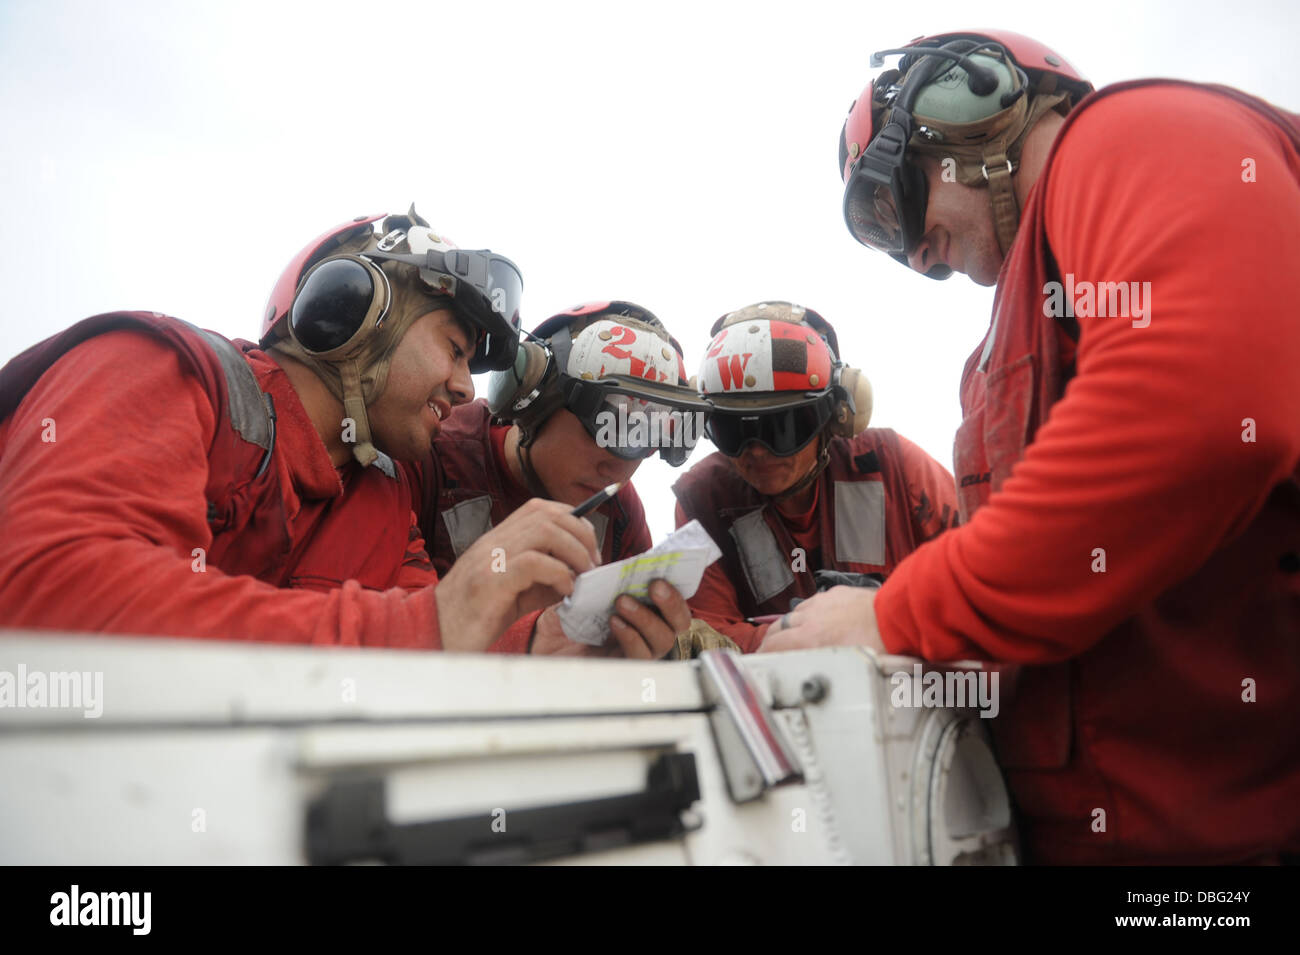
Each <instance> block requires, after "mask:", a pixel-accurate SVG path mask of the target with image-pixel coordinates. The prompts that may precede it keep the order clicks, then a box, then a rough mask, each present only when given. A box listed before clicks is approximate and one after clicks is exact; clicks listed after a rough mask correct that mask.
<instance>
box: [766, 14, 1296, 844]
mask: <svg viewBox="0 0 1300 955" xmlns="http://www.w3.org/2000/svg"><path fill="white" fill-rule="evenodd" d="M902 52H905V53H906V54H907V55H906V56H905V57H904V59H903V60H902V61H901V62H900V64H899V69H897V70H890V71H888V72H886V73H885V74H883V75H882V76H881V77H880V78H879V79H878V80H876V81H875V82H874V83H873V84H872V86H871V87H869V88H868V90H867V91H866V92H865V93H864V94H863V97H862V98H861V99H860V100H859V101H858V102H857V104H856V105H855V106H854V107H853V110H852V112H851V113H850V114H849V118H848V121H847V122H846V124H845V128H844V131H843V133H842V138H841V163H842V165H841V168H842V171H843V173H844V176H845V179H846V193H845V215H846V220H847V222H848V224H849V228H850V230H851V231H852V232H853V234H854V235H855V237H857V238H858V239H859V240H860V241H862V242H863V243H864V244H867V245H870V246H872V247H874V248H877V249H880V250H883V251H886V252H888V253H890V254H892V255H894V256H895V257H896V258H899V259H900V260H902V261H905V262H906V263H907V264H908V265H910V266H911V267H912V268H914V269H917V270H918V271H922V272H925V273H928V274H931V275H934V276H936V277H942V276H943V275H944V274H946V273H947V272H948V271H950V270H956V271H962V272H965V273H966V274H967V275H969V276H970V277H971V278H972V279H974V280H975V281H976V282H979V283H982V284H986V285H987V284H993V283H995V282H996V284H997V293H996V298H995V301H994V312H993V321H992V325H991V327H990V329H989V332H988V335H987V336H986V338H985V340H984V342H983V344H982V345H981V346H980V348H979V349H978V350H977V351H976V352H975V354H973V355H972V356H971V358H970V361H969V362H968V363H967V366H966V370H965V374H964V377H963V383H962V405H963V409H964V412H965V420H964V422H963V424H962V426H961V429H960V430H959V432H958V434H957V440H956V475H957V481H958V487H959V495H960V499H961V506H962V524H963V526H962V527H961V528H959V529H957V530H955V531H953V532H952V533H949V534H945V535H943V536H942V537H941V538H939V539H938V540H937V541H935V542H934V543H933V544H930V545H928V546H926V547H923V548H921V549H920V550H919V551H918V552H917V553H916V554H915V555H914V556H913V557H912V558H910V559H909V560H907V561H904V562H903V564H902V566H900V567H899V568H898V570H897V572H896V573H895V574H894V575H893V576H892V577H891V578H890V579H889V581H887V582H886V583H885V585H884V586H883V587H882V588H881V589H880V590H879V591H878V592H877V593H876V594H870V593H863V592H860V591H854V590H841V591H838V592H837V591H830V592H828V593H826V594H824V595H820V596H818V597H816V598H814V599H813V600H811V601H809V602H808V603H807V604H804V605H802V606H800V607H799V608H798V610H796V611H795V613H794V614H793V616H792V617H791V620H790V625H789V626H788V627H786V628H779V629H778V631H777V632H775V633H772V634H769V636H768V639H767V642H766V645H765V647H764V648H765V649H772V650H775V649H786V648H793V647H807V646H815V645H820V644H824V643H859V644H866V645H868V646H873V647H876V648H883V649H885V650H887V651H889V652H893V653H909V654H918V655H920V656H923V657H926V658H927V659H931V660H951V659H956V658H962V657H967V658H971V657H974V658H983V659H987V660H995V661H1002V662H1005V663H1011V664H1020V665H1021V667H1020V669H1019V670H1018V673H1017V680H1016V686H1015V689H1014V691H1013V698H1012V699H1011V700H1009V701H1004V702H1003V705H1002V714H1003V715H1002V716H1001V717H1000V718H999V719H998V720H997V721H996V725H995V736H996V739H997V743H998V751H999V759H1000V762H1001V764H1002V766H1003V768H1004V769H1005V770H1006V772H1007V774H1008V780H1009V782H1010V785H1011V788H1012V792H1013V794H1014V796H1015V798H1016V801H1017V804H1018V807H1019V812H1020V820H1021V824H1022V827H1023V830H1024V835H1025V836H1026V842H1027V847H1028V849H1029V851H1030V857H1031V858H1032V859H1036V860H1038V861H1042V862H1057V863H1109V862H1145V863H1236V862H1247V861H1277V860H1278V859H1285V858H1290V857H1291V856H1292V854H1294V853H1295V852H1296V851H1297V850H1300V722H1297V720H1296V714H1295V705H1296V701H1297V700H1300V482H1298V480H1297V477H1298V475H1300V389H1297V388H1296V387H1295V374H1296V369H1297V368H1300V325H1297V323H1296V321H1295V319H1294V315H1293V304H1294V303H1295V301H1297V298H1300V269H1297V268H1296V264H1297V262H1300V227H1297V223H1300V126H1298V125H1297V117H1296V116H1295V115H1293V114H1290V113H1286V112H1283V111H1281V110H1279V109H1276V108H1275V107H1272V106H1270V105H1269V104H1267V103H1265V102H1263V101H1261V100H1258V99H1256V98H1253V97H1250V96H1247V95H1246V94H1244V93H1241V92H1239V91H1237V90H1233V89H1229V88H1227V87H1219V86H1203V85H1195V84H1190V83H1183V82H1178V81H1171V80H1148V81H1138V82H1129V83H1123V84H1119V85H1117V86H1113V87H1110V88H1107V89H1105V90H1102V91H1101V92H1099V93H1097V94H1095V95H1092V96H1089V97H1087V98H1086V99H1084V100H1083V101H1082V103H1078V102H1077V101H1078V100H1079V98H1080V97H1081V96H1082V95H1084V94H1086V93H1087V92H1088V90H1089V89H1090V87H1089V86H1088V85H1087V84H1086V83H1085V82H1083V81H1082V80H1080V78H1079V77H1078V76H1077V75H1076V74H1075V72H1074V70H1073V69H1072V68H1071V67H1070V66H1069V65H1068V64H1067V63H1066V62H1065V61H1064V60H1063V59H1062V58H1061V57H1059V56H1058V55H1056V54H1054V53H1053V52H1052V51H1050V50H1048V49H1047V48H1046V47H1043V46H1042V45H1041V44H1039V43H1036V42H1035V41H1032V40H1029V39H1027V38H1025V37H1021V36H1017V35H1015V34H1009V33H1002V32H982V33H974V34H948V35H943V36H937V37H932V38H928V39H926V40H922V41H917V42H916V43H914V44H913V45H911V46H910V47H909V48H907V49H906V50H905V51H902ZM927 199H928V201H927Z"/></svg>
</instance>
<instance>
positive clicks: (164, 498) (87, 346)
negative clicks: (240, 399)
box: [0, 331, 536, 652]
mask: <svg viewBox="0 0 1300 955" xmlns="http://www.w3.org/2000/svg"><path fill="white" fill-rule="evenodd" d="M250 364H251V365H252V367H253V370H254V373H255V374H256V376H257V378H258V382H259V384H260V385H261V387H262V388H263V389H264V390H267V391H269V392H270V393H271V395H272V398H273V400H274V401H275V405H276V410H277V414H278V421H277V435H276V437H277V441H276V448H275V454H274V457H273V460H272V465H271V466H273V467H278V468H280V469H281V475H282V482H281V483H282V486H283V487H284V488H287V489H290V490H289V491H288V492H287V493H286V501H285V503H286V511H285V513H286V515H287V519H288V522H289V529H290V538H291V540H292V541H294V542H296V541H298V540H299V539H300V538H301V536H302V535H303V534H304V533H305V532H307V531H309V530H310V529H311V528H312V527H314V526H315V525H316V523H317V522H318V521H320V520H322V519H328V515H325V516H324V517H323V516H322V515H323V512H324V511H325V510H326V509H327V508H328V506H329V502H330V501H331V500H333V499H335V498H337V497H340V496H342V495H344V494H346V493H347V484H348V481H349V478H350V475H351V474H352V473H353V469H354V468H355V465H352V464H349V465H348V466H347V467H345V468H343V469H339V470H336V469H335V468H334V467H333V465H332V463H331V462H330V459H329V455H328V453H327V452H326V450H325V446H324V444H323V443H322V442H321V440H320V438H319V436H318V435H317V434H316V432H315V429H314V428H313V427H312V424H311V422H310V420H309V419H308V417H307V414H306V411H305V410H304V409H303V407H302V404H301V402H300V401H299V400H298V398H297V395H296V393H295V392H294V391H293V388H292V386H291V385H290V383H289V381H288V378H287V377H286V376H285V375H284V373H283V371H282V370H281V369H280V368H279V366H278V365H276V364H275V363H274V362H273V361H271V360H270V359H269V358H265V357H262V358H253V359H251V360H250ZM50 422H52V427H53V431H52V434H51V432H50ZM215 431H216V422H215V412H214V410H213V407H212V402H211V400H210V398H209V397H208V395H207V393H206V392H205V391H204V390H203V388H202V387H201V386H200V385H199V383H198V381H197V380H196V379H194V378H193V377H192V376H191V375H190V374H188V373H187V372H186V371H185V370H184V368H183V366H182V364H181V361H180V359H179V356H178V354H177V353H176V352H175V351H174V350H173V349H172V348H170V347H169V346H167V345H165V344H163V343H161V342H160V341H159V340H157V339H156V338H154V337H153V336H150V335H148V334H144V333H141V332H134V331H114V332H109V333H106V334H103V335H100V336H97V337H96V338H94V339H92V340H90V341H89V342H86V343H84V344H82V345H79V346H77V347H76V348H73V349H72V350H70V351H69V352H68V353H67V354H66V355H64V356H62V357H61V358H60V359H59V360H58V361H57V362H55V363H54V365H52V366H51V367H50V369H49V370H48V371H47V372H46V373H45V374H44V375H43V376H42V377H41V378H40V379H39V381H37V383H36V384H35V385H34V386H33V387H32V389H31V390H30V391H29V392H28V394H27V395H26V397H25V398H24V399H23V401H22V403H21V404H20V405H19V406H18V408H17V410H16V411H15V412H14V414H13V415H12V416H11V417H10V418H9V419H7V420H6V421H5V422H4V423H3V424H0V527H3V534H2V535H0V625H3V626H8V627H35V628H59V629H67V630H85V631H102V632H114V633H125V634H142V635H147V634H157V635H171V636H183V637H208V638H216V639H235V640H258V641H269V642H277V643H317V644H333V645H363V646H388V647H409V648H424V649H438V648H439V647H440V646H441V641H440V639H439V631H438V616H437V606H436V603H435V599H434V587H433V586H432V585H433V584H436V583H437V574H436V573H435V572H434V571H433V569H432V566H431V565H430V564H429V562H428V557H427V555H426V554H425V552H424V545H423V541H422V539H421V538H420V535H419V532H418V529H416V527H415V521H414V516H413V515H412V516H411V518H410V520H411V533H410V536H409V542H408V544H407V556H406V559H405V560H404V562H403V563H402V566H401V569H400V571H399V572H398V574H397V575H396V577H395V579H394V580H393V581H392V586H391V587H390V589H388V590H383V591H378V590H369V589H366V588H364V587H362V586H361V585H360V584H358V583H357V582H356V581H342V582H337V581H316V580H301V581H299V580H292V578H291V584H290V586H289V587H287V588H279V587H275V586H273V585H271V584H268V583H264V582H262V581H260V580H257V579H255V578H253V577H248V576H230V575H227V574H224V573H222V571H221V570H220V569H219V568H217V567H215V566H211V565H206V563H205V562H203V561H202V558H201V556H200V554H199V553H198V552H196V548H197V549H200V550H201V552H202V553H204V554H205V553H206V552H207V550H208V548H209V547H210V546H211V543H212V535H211V532H210V530H209V527H208V524H207V520H206V503H207V502H206V498H205V495H204V488H205V482H206V480H207V474H208V464H207V449H208V447H209V445H210V444H211V442H212V440H213V436H214V434H215ZM46 435H49V436H52V437H53V439H54V440H52V441H48V440H42V438H43V436H46ZM365 531H366V529H365V528H360V527H359V528H357V529H356V533H357V534H358V535H364V534H365ZM200 567H202V568H203V569H202V571H201V572H200V571H199V570H198V568H200ZM535 619H536V614H532V615H529V616H528V617H525V618H523V619H522V620H520V621H519V622H517V623H516V624H515V625H513V626H512V627H511V628H510V630H509V631H508V632H507V633H506V634H505V635H504V636H503V637H502V638H501V639H500V640H498V642H497V643H496V644H495V645H494V646H493V647H492V649H493V650H497V651H506V652H511V651H513V652H519V651H522V650H524V649H525V648H526V647H527V643H528V639H529V636H530V635H531V632H532V625H533V622H534V621H535Z"/></svg>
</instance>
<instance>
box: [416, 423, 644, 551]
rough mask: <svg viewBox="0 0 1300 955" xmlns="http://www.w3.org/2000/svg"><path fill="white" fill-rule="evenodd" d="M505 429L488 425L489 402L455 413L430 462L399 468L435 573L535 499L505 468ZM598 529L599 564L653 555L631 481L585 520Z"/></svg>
mask: <svg viewBox="0 0 1300 955" xmlns="http://www.w3.org/2000/svg"><path fill="white" fill-rule="evenodd" d="M509 430H510V426H509V425H503V424H493V423H492V414H491V412H490V411H489V410H488V405H487V402H486V401H483V400H482V399H479V400H477V401H472V402H470V403H468V404H465V405H460V406H458V407H456V408H454V409H452V412H451V414H450V415H449V416H448V418H447V420H446V422H444V423H443V426H442V431H440V432H439V433H438V436H437V437H436V438H435V439H434V442H433V454H432V455H431V456H430V458H429V460H426V461H421V462H419V463H418V464H410V463H408V464H404V465H403V467H404V468H405V469H406V471H407V473H408V475H409V476H410V481H411V487H412V490H413V494H414V505H415V513H416V517H417V518H418V520H419V525H420V528H421V531H422V532H423V534H424V539H425V541H426V543H427V545H428V548H429V553H430V556H431V557H432V559H433V564H434V567H435V568H437V570H438V573H440V574H445V573H447V572H448V571H449V570H450V569H451V565H452V564H453V563H455V561H456V558H457V557H459V556H460V555H461V554H463V553H464V552H465V551H466V550H467V549H468V548H469V547H470V546H472V545H473V543H474V541H476V540H478V538H479V537H480V536H481V535H483V534H485V533H486V532H487V531H488V530H490V529H491V528H492V527H494V526H496V525H497V524H500V523H501V522H502V521H504V520H505V519H506V518H507V517H509V516H510V515H511V514H512V513H514V511H516V510H518V509H519V508H520V507H522V506H523V505H524V504H526V503H527V502H528V501H529V500H530V499H531V498H532V497H534V496H535V495H533V493H532V492H531V491H529V490H528V488H526V487H524V486H523V485H521V484H519V483H518V482H517V481H515V479H514V475H512V474H511V473H510V468H509V467H508V466H507V464H506V457H505V454H506V452H505V439H506V432H507V431H509ZM587 520H588V521H590V522H591V523H592V524H593V525H595V528H596V540H597V541H599V542H600V559H601V561H602V562H604V563H609V562H610V561H613V560H622V559H623V558H625V557H633V556H635V555H637V554H640V553H642V552H644V551H647V550H649V549H650V547H651V545H652V541H651V539H650V527H649V525H647V524H646V520H645V508H644V507H643V506H642V505H641V498H640V497H639V496H638V495H637V493H636V488H634V487H633V486H632V482H631V481H629V482H628V483H627V484H625V485H623V487H622V488H620V489H619V492H618V494H616V495H615V496H614V497H613V498H612V499H611V500H609V501H607V502H606V503H604V504H602V505H601V506H600V507H598V508H596V510H594V511H592V512H591V513H590V514H588V515H587Z"/></svg>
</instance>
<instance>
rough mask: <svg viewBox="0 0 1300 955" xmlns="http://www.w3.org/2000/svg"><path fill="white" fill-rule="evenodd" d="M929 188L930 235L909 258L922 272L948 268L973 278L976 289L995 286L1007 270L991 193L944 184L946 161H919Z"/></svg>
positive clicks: (924, 158) (927, 217) (927, 215)
mask: <svg viewBox="0 0 1300 955" xmlns="http://www.w3.org/2000/svg"><path fill="white" fill-rule="evenodd" d="M917 162H918V163H919V165H920V166H921V169H922V170H923V171H924V172H925V178H926V183H927V185H928V187H929V201H928V202H927V204H926V209H925V235H924V236H923V237H922V239H921V241H920V242H919V243H918V244H917V247H916V249H915V250H914V251H913V252H912V254H911V255H909V256H908V257H907V261H908V264H909V265H910V266H911V267H912V268H913V269H915V270H916V271H918V272H928V271H929V270H930V269H931V268H933V267H934V266H935V265H940V264H942V265H947V266H950V267H951V268H952V270H953V271H954V272H961V273H963V274H965V275H967V276H969V277H970V279H971V281H973V282H974V283H975V284H976V285H996V284H997V281H998V272H999V271H1000V270H1001V268H1002V250H1001V248H1000V247H999V246H998V237H997V232H996V230H995V229H994V227H993V207H992V206H991V205H990V204H989V191H988V189H986V188H978V189H977V188H976V187H974V186H965V185H962V184H961V183H959V182H944V180H943V175H942V174H943V167H942V164H941V161H940V160H939V159H938V158H936V157H934V156H921V157H918V159H917Z"/></svg>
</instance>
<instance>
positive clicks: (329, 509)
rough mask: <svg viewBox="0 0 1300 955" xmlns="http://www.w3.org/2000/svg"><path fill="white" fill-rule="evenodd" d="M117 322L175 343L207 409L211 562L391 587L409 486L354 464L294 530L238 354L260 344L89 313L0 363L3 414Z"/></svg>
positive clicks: (288, 495) (281, 577)
mask: <svg viewBox="0 0 1300 955" xmlns="http://www.w3.org/2000/svg"><path fill="white" fill-rule="evenodd" d="M121 329H130V330H133V331H141V332H147V333H149V334H152V335H153V336H155V337H156V338H157V339H158V340H159V341H162V342H164V343H166V344H167V345H169V346H171V347H172V348H174V349H175V350H176V352H177V353H178V354H179V355H180V356H181V359H182V362H183V365H184V367H185V368H186V370H187V371H188V372H189V373H191V374H192V375H194V377H195V378H196V379H197V380H198V382H199V383H200V384H201V385H202V386H203V389H204V391H206V392H207V394H208V397H209V399H210V400H211V401H212V407H213V409H214V410H215V411H216V416H215V418H216V425H217V429H216V434H215V435H214V437H213V440H212V445H211V447H210V448H209V451H208V477H207V483H206V485H205V489H204V493H205V496H206V497H207V518H208V526H209V528H210V529H211V531H212V544H211V547H209V548H208V553H207V556H206V561H207V563H208V564H209V565H211V566H213V567H217V568H219V569H220V570H221V571H222V572H223V573H226V574H230V575H246V576H250V577H256V578H257V579H258V580H262V581H265V582H266V583H269V584H274V585H275V586H278V587H283V586H289V585H294V586H307V587H314V588H315V589H328V588H329V587H331V586H338V585H339V584H341V583H342V582H343V581H345V580H356V581H359V582H360V583H361V584H362V585H363V586H366V587H371V588H374V589H386V588H388V587H391V586H393V584H394V581H395V580H396V578H397V575H398V573H399V571H400V570H401V566H402V562H403V559H404V558H405V557H406V548H407V544H408V542H409V539H410V521H411V517H410V512H411V504H410V489H409V487H408V486H407V485H406V483H405V482H404V480H401V479H399V475H398V473H397V471H396V470H395V469H394V468H393V466H392V462H391V461H387V460H386V459H385V461H386V465H387V466H386V468H380V467H368V468H364V469H361V470H360V471H359V472H358V473H356V474H354V475H351V476H350V478H349V480H348V482H347V485H346V489H345V492H344V494H343V496H342V498H340V499H336V500H331V501H330V502H328V503H327V504H325V506H324V508H323V510H322V513H321V514H320V515H319V518H318V519H317V520H316V521H315V522H314V524H313V525H312V526H310V528H305V527H303V526H302V524H301V522H300V523H299V525H298V526H297V531H298V533H297V534H296V535H294V536H295V537H296V539H293V538H291V534H290V528H289V526H288V522H287V519H286V514H287V513H298V512H299V506H298V505H297V502H296V501H294V496H293V491H292V489H291V488H286V487H284V486H282V484H283V482H282V480H281V473H282V467H283V463H282V462H281V461H278V460H277V455H276V448H275V429H276V417H275V409H274V406H273V402H272V400H271V396H270V395H269V394H267V393H265V392H264V391H263V390H262V389H261V387H260V386H259V384H258V382H257V378H256V376H255V375H254V373H253V369H252V368H251V367H250V366H249V364H248V362H247V361H245V360H244V357H243V355H244V352H251V351H254V350H255V349H256V348H257V346H256V345H253V344H251V343H249V342H243V341H237V342H231V341H228V340H227V339H225V338H222V337H221V336H220V335H217V334H216V333H214V332H209V331H203V330H200V329H198V328H196V327H194V326H193V325H190V324H189V323H187V322H183V321H181V320H179V319H175V318H169V317H167V316H165V315H160V314H158V313H157V312H110V313H106V314H103V315H96V316H94V317H92V318H87V319H85V320H83V321H81V322H78V323H77V324H75V325H73V326H71V327H70V328H67V329H65V330H64V331H62V332H60V333H59V334H57V335H54V336H52V337H50V338H47V339H45V340H44V341H42V342H38V343H37V344H36V345H33V346H32V347H31V348H29V349H28V350H27V351H25V352H23V353H22V354H21V355H19V356H18V357H16V358H14V359H13V360H12V361H10V362H9V363H8V364H7V365H6V366H5V367H4V368H3V369H2V370H0V421H3V420H5V419H6V418H8V417H9V416H10V415H11V414H12V413H13V412H14V410H15V409H16V408H17V407H18V405H19V403H20V402H21V401H22V399H23V396H24V395H26V394H27V392H28V391H29V390H30V389H31V388H32V386H33V385H35V383H36V382H37V380H38V379H39V378H40V377H41V375H43V374H44V373H45V372H46V371H47V370H48V369H49V368H50V366H51V365H53V364H54V363H55V362H56V361H58V359H59V358H60V357H61V356H62V355H64V354H65V353H66V352H68V351H69V350H70V349H72V348H74V347H76V346H77V345H80V344H81V343H83V342H85V341H87V340H89V339H91V338H94V337H95V336H97V335H102V334H105V333H107V332H111V331H117V330H121ZM106 372H108V373H112V374H124V373H129V372H124V371H123V370H122V369H111V370H110V369H106ZM160 400H163V401H165V400H166V397H165V396H163V397H161V398H160ZM291 501H293V502H294V504H295V506H294V507H293V509H292V511H291V510H290V508H289V504H290V502H291Z"/></svg>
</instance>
